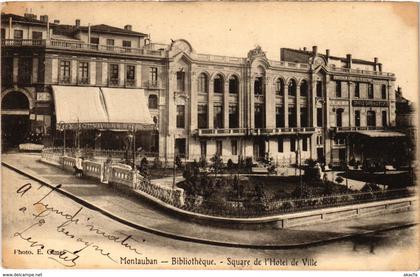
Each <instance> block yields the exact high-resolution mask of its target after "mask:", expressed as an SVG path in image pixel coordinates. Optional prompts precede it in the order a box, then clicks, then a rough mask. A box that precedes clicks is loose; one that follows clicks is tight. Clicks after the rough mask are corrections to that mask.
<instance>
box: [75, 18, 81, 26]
mask: <svg viewBox="0 0 420 277" xmlns="http://www.w3.org/2000/svg"><path fill="white" fill-rule="evenodd" d="M75 25H76V27H77V28H79V27H80V19H76V24H75Z"/></svg>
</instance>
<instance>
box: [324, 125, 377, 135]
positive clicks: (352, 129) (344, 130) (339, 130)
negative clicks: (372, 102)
mask: <svg viewBox="0 0 420 277" xmlns="http://www.w3.org/2000/svg"><path fill="white" fill-rule="evenodd" d="M384 129H385V128H384V127H382V126H363V127H360V126H359V127H332V128H331V130H332V131H335V132H336V133H348V132H356V131H382V130H384Z"/></svg>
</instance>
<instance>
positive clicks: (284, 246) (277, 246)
mask: <svg viewBox="0 0 420 277" xmlns="http://www.w3.org/2000/svg"><path fill="white" fill-rule="evenodd" d="M1 163H2V165H4V166H5V167H7V168H9V169H11V170H13V171H15V172H17V173H19V174H21V175H24V176H26V177H28V178H30V179H33V180H35V181H37V182H40V183H41V184H43V185H46V186H47V187H49V188H55V186H54V185H53V184H52V183H51V182H50V181H48V180H46V179H45V178H43V177H40V176H37V175H35V174H33V173H30V172H28V171H26V170H23V169H20V168H18V167H16V166H14V165H11V164H9V163H8V162H5V161H2V162H1ZM55 191H57V192H59V193H60V194H62V195H64V196H66V197H68V198H70V199H71V200H73V201H75V202H77V203H78V204H80V205H83V206H85V207H86V208H88V209H90V210H93V211H97V212H99V213H100V214H102V215H104V216H106V217H108V218H111V219H112V220H115V221H117V222H119V223H121V224H124V225H127V226H129V227H131V228H134V229H137V230H140V231H144V232H147V233H151V234H154V235H158V236H163V237H167V238H171V239H176V240H180V241H185V242H194V243H201V244H207V245H215V246H224V247H235V248H251V249H292V248H304V247H309V246H317V245H323V244H326V243H331V242H335V241H339V240H346V239H350V238H353V237H358V236H361V235H368V234H376V233H380V232H384V231H390V230H395V229H401V228H407V227H411V226H416V225H417V223H407V224H402V225H398V226H393V227H389V228H384V229H379V230H373V231H364V232H358V233H353V234H345V235H341V236H337V237H333V238H328V239H322V240H315V241H311V242H305V243H295V244H263V245H258V244H248V243H234V242H224V241H217V240H208V239H202V238H197V237H191V236H183V235H179V234H174V233H170V232H165V231H162V230H158V229H155V228H151V227H147V226H144V225H140V224H138V223H135V222H133V221H130V220H127V219H124V218H122V217H120V216H118V215H116V214H114V213H112V212H110V211H108V210H106V209H103V208H100V207H98V206H96V205H94V204H92V203H90V202H88V201H86V200H84V199H83V198H81V197H79V196H76V195H74V194H72V193H70V192H68V191H65V190H63V189H61V188H58V189H57V188H56V189H55Z"/></svg>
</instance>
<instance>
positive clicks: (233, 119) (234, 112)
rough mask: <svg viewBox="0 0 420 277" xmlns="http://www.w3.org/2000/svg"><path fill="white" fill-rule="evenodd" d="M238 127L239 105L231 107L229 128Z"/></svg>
mask: <svg viewBox="0 0 420 277" xmlns="http://www.w3.org/2000/svg"><path fill="white" fill-rule="evenodd" d="M238 127H239V124H238V105H229V128H238Z"/></svg>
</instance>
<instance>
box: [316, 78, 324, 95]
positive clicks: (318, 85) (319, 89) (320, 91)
mask: <svg viewBox="0 0 420 277" xmlns="http://www.w3.org/2000/svg"><path fill="white" fill-rule="evenodd" d="M323 95H324V93H323V88H322V82H321V81H316V97H322V96H323Z"/></svg>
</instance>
